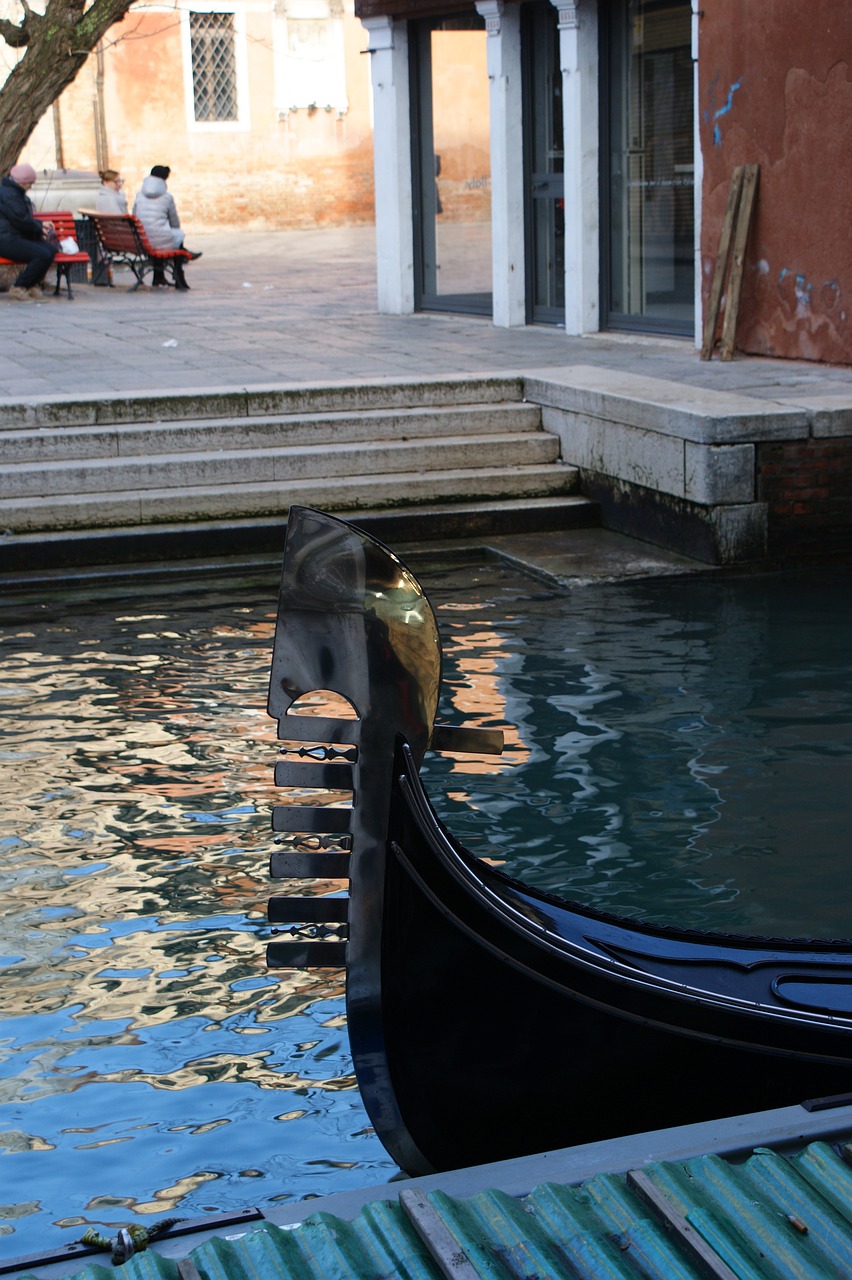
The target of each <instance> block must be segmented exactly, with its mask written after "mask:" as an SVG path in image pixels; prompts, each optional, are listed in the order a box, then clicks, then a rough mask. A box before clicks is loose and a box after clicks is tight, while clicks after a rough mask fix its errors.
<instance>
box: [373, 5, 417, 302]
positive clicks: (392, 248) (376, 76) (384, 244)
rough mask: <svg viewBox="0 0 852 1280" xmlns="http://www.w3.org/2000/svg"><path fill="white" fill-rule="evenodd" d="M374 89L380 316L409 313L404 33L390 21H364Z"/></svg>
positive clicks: (410, 268)
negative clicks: (382, 314)
mask: <svg viewBox="0 0 852 1280" xmlns="http://www.w3.org/2000/svg"><path fill="white" fill-rule="evenodd" d="M362 22H363V25H364V27H365V28H366V30H367V32H368V34H369V45H368V51H369V54H370V63H371V66H370V71H371V76H372V85H373V171H374V178H375V195H376V276H377V285H378V304H379V311H380V312H383V313H384V314H386V315H395V316H400V315H410V314H411V312H413V310H414V230H413V224H412V205H411V143H410V128H411V125H410V111H409V91H408V28H407V26H406V24H405V22H394V20H393V19H392V18H389V17H380V18H364V19H362Z"/></svg>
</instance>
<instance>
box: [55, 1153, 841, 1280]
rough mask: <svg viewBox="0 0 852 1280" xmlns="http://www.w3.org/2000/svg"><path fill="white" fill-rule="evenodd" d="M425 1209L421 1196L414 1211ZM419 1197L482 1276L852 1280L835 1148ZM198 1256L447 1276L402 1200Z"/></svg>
mask: <svg viewBox="0 0 852 1280" xmlns="http://www.w3.org/2000/svg"><path fill="white" fill-rule="evenodd" d="M640 1174H641V1175H642V1176H641V1177H640V1176H639V1175H640ZM642 1178H644V1179H645V1181H644V1184H643V1182H642ZM648 1184H650V1186H649V1185H648ZM640 1191H641V1192H643V1193H644V1194H645V1196H646V1198H648V1197H650V1198H651V1199H652V1200H653V1197H654V1195H662V1197H664V1200H663V1203H662V1205H660V1206H657V1205H649V1204H648V1203H646V1200H643V1199H642V1198H641V1197H640V1194H639V1192H640ZM417 1202H418V1200H417V1195H416V1194H414V1195H412V1200H411V1204H412V1212H414V1211H415V1207H416V1205H417ZM419 1203H420V1207H419V1208H417V1209H416V1211H417V1213H418V1215H419V1221H420V1222H421V1227H422V1229H423V1230H425V1231H426V1232H427V1234H429V1233H431V1234H432V1236H433V1238H434V1239H436V1240H439V1238H440V1237H441V1236H443V1237H444V1239H443V1241H440V1240H439V1245H438V1246H437V1247H436V1251H437V1252H440V1249H442V1248H443V1249H444V1250H445V1255H444V1256H447V1252H448V1254H449V1256H450V1257H451V1258H455V1259H457V1260H462V1261H463V1262H464V1263H465V1265H466V1266H467V1267H468V1273H469V1270H470V1268H472V1269H473V1271H474V1272H475V1274H476V1275H477V1276H478V1277H480V1278H481V1280H532V1278H533V1277H537V1278H538V1277H541V1278H542V1280H544V1278H546V1280H699V1278H700V1277H702V1276H703V1275H704V1274H705V1272H704V1271H703V1270H702V1264H701V1263H700V1261H699V1260H698V1259H697V1257H696V1254H695V1252H694V1250H695V1248H696V1247H698V1248H701V1247H704V1245H702V1243H701V1242H705V1244H706V1245H708V1246H710V1248H711V1249H712V1250H713V1252H714V1253H715V1256H716V1258H717V1259H719V1261H720V1262H721V1263H723V1264H725V1265H726V1266H727V1267H728V1268H729V1270H730V1271H731V1272H732V1273H733V1274H734V1275H735V1276H736V1277H737V1278H738V1280H822V1278H823V1277H825V1280H838V1278H839V1277H852V1171H850V1170H849V1169H848V1168H847V1167H846V1166H845V1165H844V1163H843V1161H842V1159H841V1158H840V1156H839V1155H837V1153H836V1152H835V1151H833V1150H832V1148H831V1147H829V1146H828V1145H827V1144H825V1143H815V1144H813V1146H811V1147H808V1148H807V1149H806V1150H805V1151H804V1152H802V1153H801V1154H800V1155H798V1156H796V1157H795V1158H792V1159H789V1158H785V1157H783V1156H780V1155H778V1154H777V1153H774V1152H772V1151H768V1150H765V1149H762V1148H758V1149H757V1150H756V1151H755V1152H754V1154H753V1155H752V1156H750V1157H749V1159H748V1160H746V1161H744V1162H742V1163H734V1162H733V1161H730V1160H724V1159H722V1158H720V1157H718V1156H712V1155H711V1156H701V1157H699V1158H697V1159H690V1160H684V1161H667V1162H664V1163H658V1164H649V1165H647V1166H644V1167H643V1168H642V1169H641V1170H639V1171H637V1175H636V1176H634V1175H628V1176H627V1177H624V1176H620V1175H612V1174H601V1175H599V1176H598V1177H595V1178H592V1179H590V1180H589V1181H588V1182H586V1183H584V1184H583V1185H582V1186H578V1187H571V1186H561V1185H558V1184H554V1183H545V1184H543V1185H542V1186H540V1187H537V1188H536V1189H535V1190H534V1191H533V1192H531V1193H530V1194H529V1195H528V1196H525V1197H524V1198H522V1199H515V1198H514V1197H512V1196H509V1195H507V1194H506V1193H504V1192H502V1191H499V1190H494V1191H483V1192H480V1193H478V1194H477V1195H474V1196H472V1197H470V1198H469V1199H458V1198H453V1197H450V1196H448V1195H445V1194H444V1193H443V1192H440V1191H434V1192H432V1193H431V1194H430V1195H429V1196H428V1197H427V1198H425V1199H424V1198H423V1197H422V1196H421V1198H420V1202H419ZM430 1214H434V1215H436V1216H433V1217H432V1218H431V1221H430V1217H429V1215H430ZM681 1220H685V1221H683V1222H682V1226H683V1229H684V1235H683V1237H681V1236H679V1235H678V1234H677V1228H678V1223H679V1222H681ZM689 1239H691V1240H692V1241H693V1245H692V1246H691V1248H690V1246H689V1244H688V1241H689ZM685 1241H686V1243H685ZM187 1245H189V1241H187ZM190 1256H191V1258H192V1261H193V1262H194V1263H195V1266H196V1267H197V1268H198V1271H199V1272H200V1273H201V1276H202V1278H203V1280H389V1278H390V1277H393V1280H441V1274H442V1273H441V1270H440V1268H439V1265H438V1263H437V1262H436V1261H435V1260H434V1259H433V1257H432V1256H431V1255H430V1253H429V1249H428V1247H427V1245H426V1244H424V1243H423V1241H422V1240H421V1238H420V1235H419V1234H418V1231H417V1230H416V1229H415V1226H414V1225H413V1223H412V1221H411V1220H410V1219H409V1217H408V1214H407V1213H406V1212H405V1210H404V1208H403V1206H402V1205H401V1204H399V1203H397V1202H396V1201H395V1200H390V1201H385V1200H379V1201H375V1202H373V1203H372V1204H370V1205H367V1206H366V1207H365V1208H364V1209H363V1210H362V1211H361V1213H360V1214H359V1215H358V1217H357V1218H356V1219H355V1220H354V1221H353V1222H347V1221H344V1220H342V1219H339V1218H334V1217H332V1216H331V1215H329V1214H325V1213H322V1212H317V1213H315V1214H313V1215H312V1216H311V1217H310V1218H308V1219H306V1220H305V1222H303V1223H302V1224H301V1225H300V1226H298V1227H295V1228H292V1229H283V1228H278V1227H275V1226H273V1225H271V1224H264V1225H263V1226H261V1227H258V1228H256V1229H255V1228H251V1229H249V1230H247V1231H246V1232H245V1233H244V1234H242V1235H239V1236H234V1237H233V1238H231V1239H228V1238H227V1237H225V1236H222V1237H216V1238H212V1239H210V1240H208V1241H206V1242H205V1243H204V1244H201V1245H199V1246H197V1247H196V1248H195V1249H194V1250H193V1252H192V1254H191V1255H190ZM76 1280H177V1264H176V1262H175V1261H174V1260H172V1259H168V1258H163V1257H161V1256H159V1255H157V1254H155V1253H153V1252H149V1253H142V1254H137V1255H136V1256H135V1257H133V1258H131V1259H130V1261H129V1262H128V1263H126V1265H125V1266H124V1267H123V1268H121V1269H120V1270H119V1271H113V1270H112V1269H111V1268H109V1267H104V1266H97V1265H89V1266H88V1267H86V1268H85V1270H83V1271H81V1272H78V1273H77V1277H76Z"/></svg>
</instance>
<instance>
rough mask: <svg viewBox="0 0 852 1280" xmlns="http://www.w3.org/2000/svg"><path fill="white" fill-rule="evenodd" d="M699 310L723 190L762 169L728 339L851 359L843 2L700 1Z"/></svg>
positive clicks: (772, 350)
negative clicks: (748, 171) (743, 170)
mask: <svg viewBox="0 0 852 1280" xmlns="http://www.w3.org/2000/svg"><path fill="white" fill-rule="evenodd" d="M699 41H700V43H699V128H700V136H701V148H702V153H703V160H704V181H703V211H702V234H701V265H702V286H703V301H704V305H705V306H706V303H707V297H708V294H709V290H710V282H711V280H712V276H713V270H714V267H715V263H716V258H717V256H718V249H719V235H720V231H721V227H722V219H723V216H724V212H725V204H726V201H727V196H728V185H729V183H730V178H731V174H732V172H733V169H734V167H735V166H736V165H739V164H753V163H757V164H759V165H760V184H759V189H758V195H757V205H756V210H755V218H754V221H753V224H752V232H751V236H750V239H749V246H748V252H747V255H746V263H745V272H744V276H743V289H742V297H741V301H740V317H739V324H738V326H737V347H738V348H739V349H740V350H743V351H747V352H749V353H751V354H755V355H767V356H782V357H787V358H792V359H805V360H821V361H828V362H831V363H842V364H850V363H852V0H807V3H802V2H801V0H705V3H704V6H703V16H702V18H701V21H700V34H699Z"/></svg>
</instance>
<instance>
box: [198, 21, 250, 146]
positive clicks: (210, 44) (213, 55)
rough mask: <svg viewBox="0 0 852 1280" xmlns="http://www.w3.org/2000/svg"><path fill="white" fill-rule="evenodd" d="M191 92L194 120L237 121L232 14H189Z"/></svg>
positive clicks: (235, 64) (235, 63)
mask: <svg viewBox="0 0 852 1280" xmlns="http://www.w3.org/2000/svg"><path fill="white" fill-rule="evenodd" d="M189 39H190V51H191V58H192V92H193V101H194V106H195V119H196V120H197V121H206V122H214V123H215V122H217V121H236V120H237V119H238V111H237V59H236V48H235V37H234V15H233V13H190V15H189Z"/></svg>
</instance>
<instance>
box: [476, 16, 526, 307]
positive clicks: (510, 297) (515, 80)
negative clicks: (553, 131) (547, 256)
mask: <svg viewBox="0 0 852 1280" xmlns="http://www.w3.org/2000/svg"><path fill="white" fill-rule="evenodd" d="M476 11H477V13H479V14H480V15H481V16H482V17H483V18H484V19H485V30H486V32H487V36H488V45H487V51H488V81H489V102H490V115H491V128H490V133H491V288H492V292H493V296H494V303H493V320H494V323H495V324H496V325H500V326H501V327H502V328H506V329H508V328H511V327H512V326H513V325H522V324H525V323H526V287H525V283H524V262H525V252H524V183H523V173H524V148H523V102H522V97H521V7H520V5H518V4H510V5H506V4H504V2H503V0H477V4H476Z"/></svg>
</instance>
